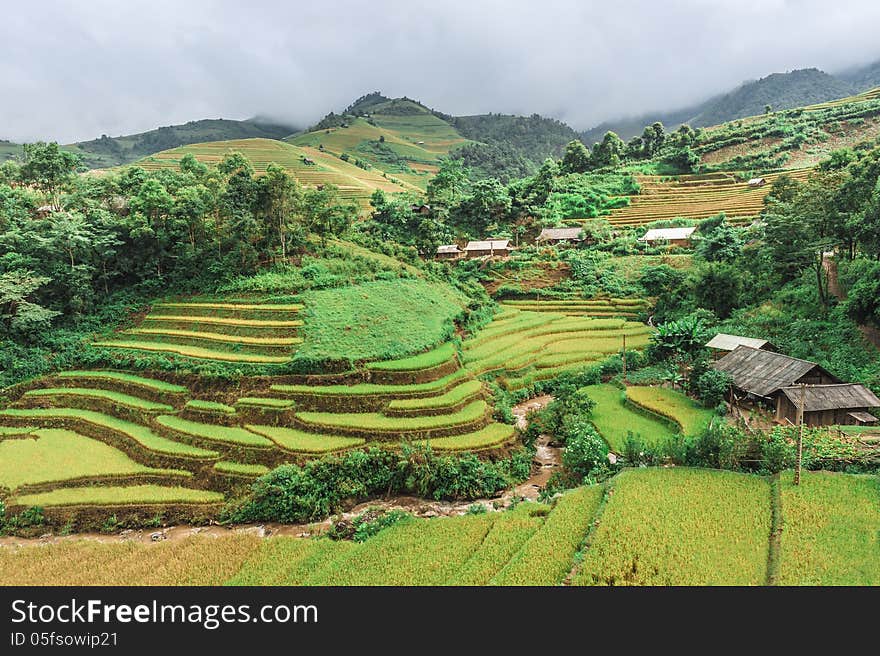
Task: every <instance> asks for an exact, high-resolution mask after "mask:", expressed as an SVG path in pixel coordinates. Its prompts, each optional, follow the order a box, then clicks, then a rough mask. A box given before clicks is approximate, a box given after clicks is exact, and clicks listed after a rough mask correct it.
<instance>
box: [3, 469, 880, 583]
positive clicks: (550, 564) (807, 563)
mask: <svg viewBox="0 0 880 656" xmlns="http://www.w3.org/2000/svg"><path fill="white" fill-rule="evenodd" d="M781 485H782V499H783V502H782V513H783V516H784V522H783V530H782V539H781V544H782V546H781V550H780V553H779V554H778V555H779V558H780V560H781V580H780V581H779V583H782V584H792V583H794V584H819V583H821V584H829V585H847V584H862V585H878V584H880V570H878V567H877V563H878V557H877V556H878V549H880V545H878V542H877V540H878V524H877V522H878V519H877V518H878V516H880V513H878V504H880V488H878V483H877V478H876V477H868V476H852V475H847V474H826V473H807V474H806V475H805V477H804V479H803V483H802V486H801V487H800V488H794V487H793V486H792V485H791V481H790V474H786V475H784V476H783V480H782V482H781ZM770 532H771V486H770V482H769V479H767V478H764V477H760V476H755V475H750V474H738V473H732V472H723V471H713V470H703V469H688V468H670V469H635V470H626V471H624V472H623V473H622V474H620V475H618V476H617V477H615V478H614V479H611V480H610V481H608V482H607V483H606V484H604V485H601V486H587V487H582V488H578V489H576V490H573V491H569V492H567V493H566V494H564V495H563V496H562V497H560V498H559V499H557V500H556V502H555V504H554V505H553V506H552V507H549V506H547V505H544V504H539V503H534V502H523V503H520V504H519V505H517V506H516V507H515V508H513V509H511V510H507V511H501V512H492V511H490V512H488V513H485V514H478V515H462V516H457V517H440V518H435V519H415V518H410V519H404V520H402V521H399V522H398V523H396V524H394V525H393V526H391V527H389V528H387V529H384V530H383V531H381V532H380V533H379V534H378V535H376V536H375V537H372V538H369V539H367V540H366V541H365V542H362V543H353V542H348V541H339V542H336V541H333V540H330V539H328V538H326V537H316V538H290V537H275V538H268V539H263V540H260V538H257V537H255V536H253V535H249V534H241V533H233V532H230V534H229V535H226V536H220V537H190V538H187V539H184V540H182V541H169V542H166V543H158V544H141V543H134V542H116V543H108V544H102V543H99V542H95V541H91V540H69V541H68V540H66V541H61V542H58V543H56V544H48V545H40V546H24V547H12V546H4V547H0V585H34V584H54V585H163V584H164V585H169V584H170V585H219V584H223V583H226V584H230V585H485V584H490V585H560V584H573V585H594V584H600V585H764V584H765V583H766V582H767V574H768V564H769V560H770Z"/></svg>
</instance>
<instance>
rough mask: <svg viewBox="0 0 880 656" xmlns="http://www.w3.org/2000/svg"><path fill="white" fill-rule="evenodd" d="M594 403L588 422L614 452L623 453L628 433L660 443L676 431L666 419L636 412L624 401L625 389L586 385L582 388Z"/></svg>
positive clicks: (653, 442)
mask: <svg viewBox="0 0 880 656" xmlns="http://www.w3.org/2000/svg"><path fill="white" fill-rule="evenodd" d="M582 390H583V391H585V392H586V393H587V396H589V397H590V398H591V399H592V400H593V401H595V403H596V406H595V407H594V408H593V411H592V412H591V414H590V421H591V422H592V423H593V425H594V426H595V427H596V430H597V431H599V434H600V435H601V436H602V437H603V438H604V440H605V441H606V442H608V446H609V447H611V450H612V451H614V452H616V453H622V452H623V450H624V447H625V446H626V440H627V438H628V436H629V435H630V434H632V435H633V436H634V437H637V438H638V439H639V440H641V442H642V443H643V444H650V445H654V444H659V443H661V442H663V441H664V440H667V439H669V438H670V437H672V435H674V434H675V432H676V431H674V430H673V429H672V428H671V427H670V425H669V422H664V421H660V420H658V419H657V418H656V417H652V416H651V415H648V414H646V413H643V412H637V411H636V410H634V409H633V408H632V407H631V406H630V405H629V404H627V402H626V394H627V393H626V391H624V390H622V389H620V388H618V387H615V386H614V385H589V386H588V387H584V388H582Z"/></svg>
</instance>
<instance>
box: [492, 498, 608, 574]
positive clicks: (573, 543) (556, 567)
mask: <svg viewBox="0 0 880 656" xmlns="http://www.w3.org/2000/svg"><path fill="white" fill-rule="evenodd" d="M603 493H604V489H603V488H602V487H601V486H599V485H591V486H586V487H582V488H578V489H577V490H574V491H572V492H568V493H566V494H565V495H563V496H562V497H561V498H560V499H559V500H558V501H557V502H556V505H555V506H554V507H553V510H552V512H551V513H550V515H549V516H548V517H547V519H546V520H545V521H544V525H543V526H542V527H541V528H540V529H539V530H538V531H537V532H536V533H535V534H534V535H532V537H531V538H529V540H528V541H527V542H526V543H525V544H524V545H523V547H522V549H520V550H519V552H518V553H517V554H516V555H514V557H513V558H511V559H510V562H508V563H507V565H505V566H504V569H502V570H501V571H500V572H498V574H496V575H495V576H494V577H493V578H492V579H491V580H490V581H489V583H490V584H491V585H559V584H560V583H562V582H563V581H564V580H565V577H566V576H567V575H568V573H569V572H570V571H571V569H572V566H573V564H574V556H575V554H576V553H577V550H578V548H579V547H580V546H581V544H582V543H583V541H584V539H585V538H586V535H587V529H588V528H589V526H590V523H591V522H592V521H593V517H594V515H595V514H596V510H597V509H598V508H599V504H600V502H601V501H602V495H603Z"/></svg>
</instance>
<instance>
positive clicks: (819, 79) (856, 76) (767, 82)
mask: <svg viewBox="0 0 880 656" xmlns="http://www.w3.org/2000/svg"><path fill="white" fill-rule="evenodd" d="M878 67H880V64H874V65H872V66H869V67H866V68H863V69H857V70H855V71H852V72H850V73H847V74H840V75H829V74H828V73H825V72H824V71H820V70H818V69H816V68H807V69H800V70H794V71H790V72H788V73H773V74H771V75H768V76H766V77H764V78H761V79H759V80H754V81H750V82H745V83H743V84H742V85H741V86H739V87H737V88H736V89H734V90H732V91H730V92H728V93H726V94H723V95H720V96H716V97H714V98H710V99H708V100H706V101H704V102H701V103H698V104H696V105H692V106H690V107H685V108H683V109H678V110H674V111H664V112H650V113H646V114H643V115H642V116H639V117H637V118H628V119H621V120H614V121H607V122H605V123H602V124H601V125H599V126H597V127H595V128H592V129H590V130H586V131H585V132H583V133H582V134H581V137H582V139H583V140H584V143H586V144H588V145H589V144H592V143H594V142H596V141H599V140H600V139H601V138H602V135H604V134H605V132H607V131H609V130H610V131H613V132H616V133H617V134H618V135H619V136H620V137H621V138H623V139H629V138H631V137H633V136H635V135H637V134H638V133H639V132H640V131H641V128H642V127H644V126H645V125H649V124H651V123H653V122H655V121H660V122H661V123H663V124H664V125H666V126H668V127H670V128H675V127H677V126H678V125H681V124H683V123H687V124H689V125H690V126H691V127H694V128H696V127H707V126H713V125H719V124H721V123H725V122H728V121H733V120H736V119H738V118H745V117H748V116H758V115H760V114H763V113H765V112H766V111H767V109H768V108H769V109H770V110H771V111H779V110H784V109H792V108H795V107H803V106H805V105H815V104H818V103H823V102H827V101H830V100H835V99H838V98H843V97H844V96H849V95H852V94H857V93H861V92H862V91H866V90H868V89H871V88H873V87H875V86H880V72H878V71H880V68H878Z"/></svg>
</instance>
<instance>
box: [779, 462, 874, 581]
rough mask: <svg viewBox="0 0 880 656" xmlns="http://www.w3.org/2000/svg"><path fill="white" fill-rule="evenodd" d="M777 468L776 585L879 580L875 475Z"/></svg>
mask: <svg viewBox="0 0 880 656" xmlns="http://www.w3.org/2000/svg"><path fill="white" fill-rule="evenodd" d="M792 481H793V476H792V473H791V472H785V473H783V474H782V477H781V480H780V483H779V485H780V488H781V496H782V519H783V531H782V537H781V543H780V568H779V579H778V583H779V584H780V585H875V586H876V585H880V479H878V478H877V477H876V476H852V475H846V474H836V473H830V472H804V473H803V474H802V476H801V484H800V486H798V487H795V486H794V485H793V483H792Z"/></svg>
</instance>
